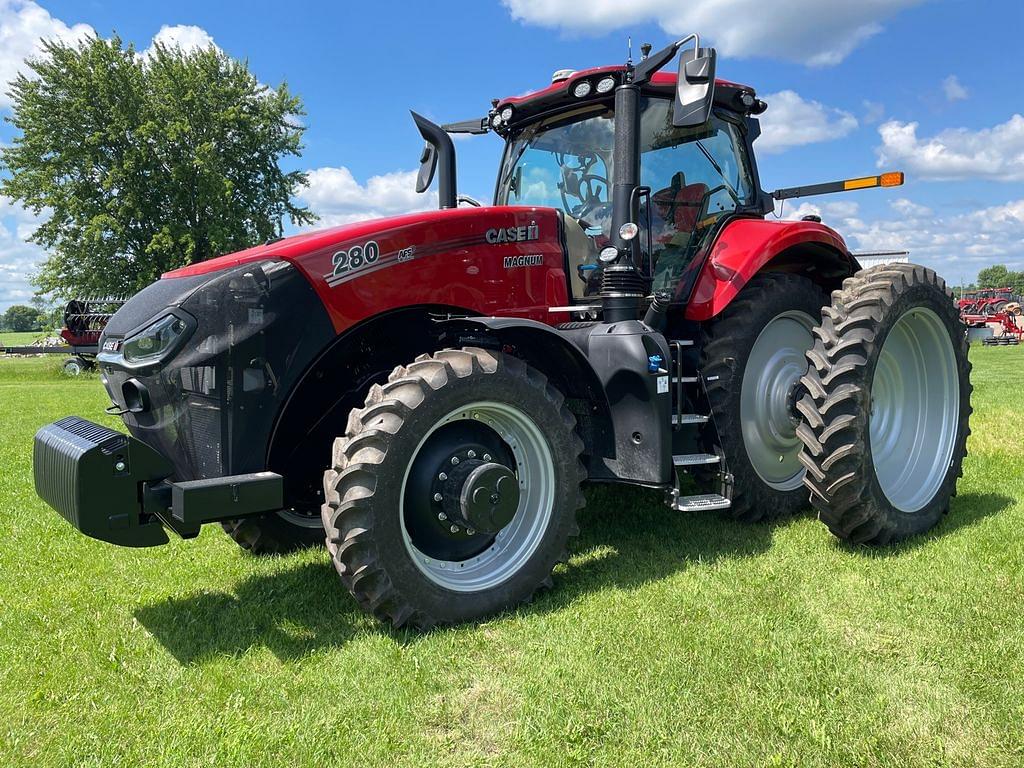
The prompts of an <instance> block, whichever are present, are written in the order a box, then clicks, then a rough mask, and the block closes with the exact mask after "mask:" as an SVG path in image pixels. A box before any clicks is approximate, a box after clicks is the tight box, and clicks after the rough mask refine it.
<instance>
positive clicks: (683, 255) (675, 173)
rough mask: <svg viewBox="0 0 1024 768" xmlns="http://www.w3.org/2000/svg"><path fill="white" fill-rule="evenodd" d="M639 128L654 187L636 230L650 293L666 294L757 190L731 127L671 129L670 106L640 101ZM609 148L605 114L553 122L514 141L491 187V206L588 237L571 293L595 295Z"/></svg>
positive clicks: (644, 170) (596, 111) (723, 123)
mask: <svg viewBox="0 0 1024 768" xmlns="http://www.w3.org/2000/svg"><path fill="white" fill-rule="evenodd" d="M640 126H641V137H640V151H641V158H640V172H641V173H640V183H641V184H642V185H643V186H646V187H650V189H651V200H650V205H646V204H645V205H644V206H643V208H642V210H641V216H640V219H641V220H640V221H639V222H638V223H639V224H640V226H641V228H642V229H643V233H642V234H641V243H642V247H643V250H644V254H643V255H644V262H645V265H647V268H648V269H650V270H651V273H650V274H651V276H652V278H653V281H654V288H655V289H656V290H665V289H671V288H673V287H674V286H676V284H677V283H678V282H679V280H680V278H681V276H682V274H683V272H684V271H685V269H686V267H687V266H688V265H689V264H690V263H692V261H693V258H694V256H695V255H696V252H697V250H698V249H699V247H700V246H701V244H702V243H703V242H704V241H705V239H706V237H707V236H708V235H709V233H710V232H711V231H712V230H713V229H714V225H715V224H716V223H717V222H718V221H719V220H720V219H721V218H722V217H723V216H725V215H726V214H728V213H731V212H732V211H735V210H736V209H737V208H740V207H743V206H745V205H749V204H750V203H751V202H752V201H753V199H754V185H753V183H752V180H751V174H750V170H749V168H748V166H747V163H746V156H745V154H744V153H743V151H742V140H741V136H740V129H739V127H738V126H736V125H735V124H733V123H731V122H729V121H727V120H724V119H721V118H719V117H717V116H713V117H712V118H711V120H710V122H709V123H707V124H706V125H703V126H700V127H698V128H677V127H676V126H674V125H673V124H672V103H671V101H669V100H668V99H663V98H657V97H644V98H643V99H642V101H641V118H640ZM613 145H614V115H613V113H612V111H611V109H609V108H608V107H607V106H601V105H594V106H590V107H587V108H584V109H580V110H577V111H575V112H573V113H571V114H567V115H559V116H558V117H555V118H551V119H549V120H546V121H540V122H537V123H533V124H531V125H529V126H527V127H526V128H525V129H523V130H522V131H521V132H520V133H519V134H517V135H516V136H515V138H514V139H513V140H512V141H511V142H510V143H509V146H508V148H507V150H506V153H505V161H504V163H503V166H502V170H501V176H500V177H499V180H498V194H497V200H496V202H497V204H498V205H535V206H545V207H550V208H557V209H559V210H561V211H564V212H565V214H566V215H567V217H568V218H571V219H573V220H574V221H575V222H576V223H577V224H578V225H579V228H580V229H582V230H583V232H584V233H585V234H586V236H587V238H589V244H588V245H587V247H586V251H587V253H586V254H582V255H581V254H570V256H571V257H572V256H576V257H577V258H576V259H575V260H577V261H580V262H582V263H581V264H580V266H579V270H580V274H579V277H580V281H581V282H580V286H582V288H581V291H577V290H574V293H576V294H577V295H579V294H580V293H581V292H582V293H583V294H589V293H593V290H594V288H595V286H596V277H597V271H598V270H599V263H598V261H597V259H596V255H597V253H599V252H600V249H601V248H602V247H604V246H605V245H607V244H608V238H609V235H610V227H611V217H612V211H611V203H610V198H611V195H610V186H609V180H610V179H611V175H612V173H613V170H614V169H613V168H612V150H613ZM648 223H649V225H650V226H649V232H650V241H651V248H650V253H648V252H647V251H648V248H647V241H648ZM569 240H570V248H571V247H572V243H573V239H572V238H571V237H570V238H569ZM582 247H583V246H580V248H581V249H582ZM584 273H586V274H584Z"/></svg>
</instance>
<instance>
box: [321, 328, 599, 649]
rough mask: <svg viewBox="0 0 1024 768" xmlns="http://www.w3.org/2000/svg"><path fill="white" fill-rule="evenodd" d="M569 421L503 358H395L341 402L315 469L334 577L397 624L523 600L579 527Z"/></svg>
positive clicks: (540, 382)
mask: <svg viewBox="0 0 1024 768" xmlns="http://www.w3.org/2000/svg"><path fill="white" fill-rule="evenodd" d="M575 426H576V420H575V418H574V417H573V416H572V414H571V413H570V412H569V410H568V409H567V408H566V407H565V405H564V398H563V396H562V394H561V393H560V392H558V391H557V390H556V389H554V388H553V387H552V386H551V385H549V384H548V382H547V379H546V378H545V377H544V375H543V374H541V373H540V372H539V371H537V370H536V369H534V368H531V367H529V366H527V365H526V364H525V363H523V362H522V361H521V360H519V359H518V358H515V357H512V356H510V355H505V354H502V353H500V352H494V351H490V350H485V349H478V348H473V347H466V348H463V349H447V350H442V351H440V352H437V353H435V354H433V355H422V356H420V357H418V358H417V359H416V361H415V362H413V363H411V364H410V365H408V366H402V367H399V368H396V369H395V370H394V371H393V372H392V374H391V375H390V377H389V378H388V382H387V383H386V384H385V385H383V386H377V385H375V386H374V387H372V388H371V390H370V393H369V396H368V398H367V400H366V407H365V408H362V409H357V410H354V411H352V413H351V414H350V416H349V421H348V428H347V430H346V434H345V436H344V437H340V438H338V439H337V440H336V441H335V446H334V461H333V466H332V468H331V469H329V470H327V472H326V473H325V474H324V491H325V497H326V503H325V504H324V506H323V510H322V516H323V523H324V527H325V529H326V531H327V548H328V550H329V551H330V553H331V558H332V560H333V563H334V566H335V568H336V569H337V571H338V574H339V575H340V577H341V580H342V583H343V584H344V585H345V587H346V588H347V589H348V590H349V592H351V593H352V595H353V597H355V598H356V600H357V601H358V602H359V604H360V605H361V606H362V607H363V608H364V609H365V610H367V611H370V612H372V613H373V614H374V615H376V616H377V617H378V618H380V619H381V620H383V621H387V622H390V623H391V624H393V625H394V626H395V627H401V626H406V625H408V626H413V627H416V628H420V629H425V628H429V627H431V626H434V625H436V624H451V623H458V622H463V621H469V620H472V619H476V618H480V617H483V616H487V615H489V614H492V613H495V612H498V611H500V610H502V609H505V608H508V607H511V606H515V605H517V604H519V603H522V602H524V601H527V600H529V599H531V598H532V596H533V594H534V592H535V591H536V590H537V589H538V588H540V587H542V586H549V585H550V584H551V571H552V569H553V568H554V566H555V565H556V564H557V563H559V562H563V561H564V560H565V559H566V557H567V543H568V540H569V538H570V537H571V536H574V535H576V533H577V532H578V529H577V526H576V519H575V513H576V510H577V509H579V508H580V507H581V506H582V505H583V496H582V494H581V492H580V484H581V483H582V481H583V480H584V477H585V473H584V470H583V465H582V462H581V460H580V456H581V453H582V450H583V444H582V441H581V440H580V439H579V437H578V436H577V434H576V432H575ZM510 500H511V501H510ZM474 504H476V505H477V507H479V506H480V505H481V504H482V505H483V507H482V508H479V509H478V508H477V507H474V506H473V505H474ZM474 515H475V516H474ZM467 521H469V522H467ZM473 526H476V527H475V528H474V527H473Z"/></svg>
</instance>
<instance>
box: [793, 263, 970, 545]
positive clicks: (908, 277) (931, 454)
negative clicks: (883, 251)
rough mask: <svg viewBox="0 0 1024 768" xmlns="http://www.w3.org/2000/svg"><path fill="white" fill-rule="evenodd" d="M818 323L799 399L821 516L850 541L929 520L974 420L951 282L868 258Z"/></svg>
mask: <svg viewBox="0 0 1024 768" xmlns="http://www.w3.org/2000/svg"><path fill="white" fill-rule="evenodd" d="M814 333H815V336H816V337H817V338H816V341H815V344H814V348H813V349H812V350H811V351H810V352H808V354H807V358H808V360H809V361H810V363H811V366H810V368H809V370H808V373H807V375H806V376H805V377H804V379H803V382H804V386H805V387H806V389H807V394H805V395H804V396H803V397H802V398H801V400H800V403H799V404H798V406H797V407H798V410H799V411H800V414H801V416H802V419H803V421H802V423H801V425H800V427H799V430H798V433H799V435H800V438H801V440H802V441H803V443H804V449H803V451H802V452H801V454H800V461H801V462H802V463H803V464H804V466H805V467H806V468H807V475H806V478H805V483H806V485H807V487H808V488H809V489H810V491H811V503H812V504H813V505H814V507H815V508H816V509H817V510H818V516H819V518H820V519H821V521H822V522H823V523H825V525H827V526H828V528H829V530H831V531H832V533H834V534H835V535H836V536H838V537H839V538H840V539H843V540H845V541H849V542H852V543H855V544H886V543H888V542H892V541H899V540H901V539H905V538H907V537H910V536H914V535H916V534H919V533H923V532H924V531H927V530H929V529H930V528H932V527H933V526H934V525H936V524H937V523H938V522H939V520H941V519H942V516H943V514H944V513H946V512H948V511H949V501H950V498H951V497H952V496H953V495H954V494H955V492H956V482H957V479H958V478H959V477H960V476H961V475H962V474H963V459H964V456H965V455H966V454H967V436H968V435H969V434H970V431H971V430H970V427H969V425H968V421H969V418H970V414H971V404H970V401H971V382H970V371H971V364H970V363H969V362H968V360H967V341H966V337H965V335H964V329H963V325H962V323H961V322H960V319H959V315H958V312H957V309H956V307H955V305H954V302H953V295H952V293H951V292H950V291H949V289H947V288H946V284H945V283H944V282H943V281H942V279H941V278H939V277H938V276H937V275H936V274H935V273H934V272H933V271H932V270H930V269H926V268H924V267H921V266H917V265H914V264H888V265H881V266H878V267H873V268H871V269H867V270H864V271H862V272H858V273H857V274H856V275H854V276H853V277H851V278H848V279H847V280H845V281H844V282H843V288H842V290H839V291H836V292H835V293H833V295H832V306H831V307H826V309H825V313H824V318H823V320H822V323H821V326H820V327H819V328H816V329H815V332H814Z"/></svg>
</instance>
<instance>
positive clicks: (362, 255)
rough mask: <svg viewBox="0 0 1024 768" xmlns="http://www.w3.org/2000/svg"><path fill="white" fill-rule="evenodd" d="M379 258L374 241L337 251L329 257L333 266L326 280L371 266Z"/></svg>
mask: <svg viewBox="0 0 1024 768" xmlns="http://www.w3.org/2000/svg"><path fill="white" fill-rule="evenodd" d="M378 258H380V246H379V245H377V241H376V240H370V241H368V242H366V243H364V244H363V245H353V246H352V247H351V248H349V249H348V250H347V251H337V252H336V253H335V254H334V256H332V257H331V262H332V263H333V264H334V271H333V272H331V274H329V275H327V278H328V279H330V278H333V277H341V276H342V275H344V274H346V273H348V272H351V271H353V270H356V269H359V268H360V267H365V266H368V265H370V264H373V263H374V262H375V261H377V259H378Z"/></svg>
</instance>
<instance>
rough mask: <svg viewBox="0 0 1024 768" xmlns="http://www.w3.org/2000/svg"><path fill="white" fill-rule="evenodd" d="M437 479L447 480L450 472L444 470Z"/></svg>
mask: <svg viewBox="0 0 1024 768" xmlns="http://www.w3.org/2000/svg"><path fill="white" fill-rule="evenodd" d="M437 479H438V480H440V481H441V482H444V481H445V480H447V479H448V473H447V472H442V473H441V474H439V475H438V476H437Z"/></svg>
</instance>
